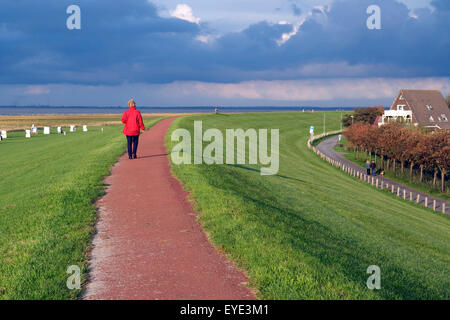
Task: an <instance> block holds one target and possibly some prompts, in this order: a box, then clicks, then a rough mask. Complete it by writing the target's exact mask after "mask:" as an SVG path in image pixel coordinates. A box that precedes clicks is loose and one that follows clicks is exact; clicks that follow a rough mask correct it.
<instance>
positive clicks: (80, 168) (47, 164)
mask: <svg viewBox="0 0 450 320" xmlns="http://www.w3.org/2000/svg"><path fill="white" fill-rule="evenodd" d="M156 121H157V120H152V121H151V122H152V123H155V122H156ZM121 131H122V126H107V127H105V130H104V132H101V131H100V128H96V127H89V132H81V130H79V131H78V132H76V133H68V134H67V136H63V135H51V136H44V135H42V131H41V132H40V133H41V134H39V135H38V136H36V137H33V138H31V139H25V137H24V136H25V134H24V132H11V133H9V135H8V136H9V137H8V139H6V140H4V141H2V142H1V143H0V154H1V156H0V170H1V171H0V181H1V183H0V299H70V298H77V297H78V296H79V295H80V290H73V291H70V290H68V289H67V287H66V280H67V277H68V276H69V274H66V270H67V268H68V267H69V266H71V265H77V266H79V267H80V268H81V269H82V272H83V280H84V279H85V278H86V271H87V250H88V246H89V244H90V241H91V239H92V235H93V231H94V223H95V219H96V207H95V205H94V201H95V199H97V197H98V196H100V195H101V194H102V192H103V189H104V184H103V183H102V178H103V177H105V176H106V175H108V174H109V172H110V168H111V166H112V165H113V164H114V163H115V162H116V161H117V158H118V157H119V156H120V155H121V154H122V153H123V152H124V151H125V145H126V143H125V139H124V137H123V135H122V133H121Z"/></svg>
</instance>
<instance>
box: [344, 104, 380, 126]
mask: <svg viewBox="0 0 450 320" xmlns="http://www.w3.org/2000/svg"><path fill="white" fill-rule="evenodd" d="M383 113H384V108H383V106H373V107H370V108H356V109H355V110H354V111H353V114H351V115H346V116H345V117H344V118H343V119H342V124H343V125H344V127H349V126H350V125H352V123H357V122H362V123H367V124H374V122H375V119H376V118H377V117H378V116H381V115H383ZM352 116H353V119H352Z"/></svg>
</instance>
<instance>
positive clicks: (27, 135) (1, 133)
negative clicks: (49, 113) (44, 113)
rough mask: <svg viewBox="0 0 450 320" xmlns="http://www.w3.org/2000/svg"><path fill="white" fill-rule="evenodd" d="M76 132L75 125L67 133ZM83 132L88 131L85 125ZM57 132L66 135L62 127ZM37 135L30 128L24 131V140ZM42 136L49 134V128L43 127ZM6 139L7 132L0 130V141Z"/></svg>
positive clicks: (36, 130) (36, 129) (34, 130)
mask: <svg viewBox="0 0 450 320" xmlns="http://www.w3.org/2000/svg"><path fill="white" fill-rule="evenodd" d="M76 130H77V126H75V125H71V126H70V127H69V131H70V132H75V131H76ZM83 131H84V132H87V131H88V127H87V125H84V126H83ZM57 132H58V134H62V133H63V134H64V135H66V132H65V131H63V130H62V127H57ZM32 134H33V135H37V134H38V128H36V127H34V126H33V127H32V128H31V129H30V130H25V138H31V135H32ZM44 134H51V129H50V127H44ZM6 138H8V132H7V131H6V130H0V141H1V140H4V139H6Z"/></svg>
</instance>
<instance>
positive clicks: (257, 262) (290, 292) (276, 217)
mask: <svg viewBox="0 0 450 320" xmlns="http://www.w3.org/2000/svg"><path fill="white" fill-rule="evenodd" d="M326 116H327V130H330V131H331V130H336V129H339V119H340V113H327V115H326ZM194 120H202V121H203V130H205V129H207V128H218V129H220V130H221V131H222V132H223V133H224V130H225V129H226V128H229V129H235V128H243V129H248V128H255V129H258V128H279V129H280V171H279V173H278V175H276V176H261V175H260V173H259V167H258V166H250V165H240V166H237V165H206V164H203V165H174V164H172V171H173V173H174V175H175V176H176V177H178V179H179V180H180V181H181V182H182V183H183V184H184V187H185V188H186V189H187V190H189V191H190V192H191V200H192V201H193V203H194V205H195V208H196V210H198V211H199V212H200V216H199V219H200V221H201V223H202V224H203V227H204V229H205V230H206V231H207V232H208V234H209V235H210V238H211V241H212V242H213V244H214V245H215V246H216V247H217V248H218V249H219V250H221V251H223V252H225V253H226V254H227V255H228V256H229V257H230V258H231V259H232V260H233V261H235V262H236V263H237V265H238V266H239V267H241V268H243V269H244V270H246V271H247V272H248V276H249V277H250V279H251V285H252V286H254V287H256V288H257V290H258V297H259V298H261V299H449V298H450V292H449V291H450V290H449V288H450V280H449V277H448V274H449V272H450V219H449V218H448V217H444V216H442V215H440V214H437V213H432V212H431V211H430V210H427V209H425V208H423V207H420V206H418V205H416V204H414V203H410V202H407V201H402V200H400V199H397V198H395V197H394V196H393V195H391V194H389V193H387V192H384V191H381V190H376V189H374V188H372V187H370V186H369V185H367V184H364V183H362V182H360V181H359V180H357V179H355V178H353V177H351V176H349V175H347V174H345V173H342V172H340V171H339V170H338V169H336V168H334V167H332V166H331V165H329V164H328V163H326V162H324V161H322V160H321V159H320V158H318V157H317V156H316V155H315V154H313V153H312V152H311V151H310V150H308V149H307V146H306V141H307V139H308V136H309V126H310V125H314V126H315V127H316V133H320V131H321V128H322V124H323V114H322V113H267V114H236V115H231V114H229V115H201V116H190V117H183V118H178V119H176V120H175V121H174V122H173V124H172V127H171V130H170V132H169V133H168V135H167V141H166V142H167V145H168V147H169V150H171V149H172V147H173V146H174V145H175V144H176V142H171V141H170V134H171V132H173V130H175V129H177V128H185V129H188V130H189V131H190V132H191V135H192V136H193V121H194ZM317 129H318V130H317ZM207 144H208V143H204V146H206V145H207ZM370 265H377V266H379V267H380V268H381V287H382V289H381V290H375V291H371V290H369V289H367V287H366V281H367V278H368V277H369V275H368V274H367V273H366V270H367V268H368V266H370Z"/></svg>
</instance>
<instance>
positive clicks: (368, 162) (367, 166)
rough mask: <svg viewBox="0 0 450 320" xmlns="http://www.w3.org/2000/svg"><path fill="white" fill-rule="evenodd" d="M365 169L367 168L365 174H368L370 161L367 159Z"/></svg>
mask: <svg viewBox="0 0 450 320" xmlns="http://www.w3.org/2000/svg"><path fill="white" fill-rule="evenodd" d="M366 170H367V175H368V176H370V161H369V160H367V161H366Z"/></svg>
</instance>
